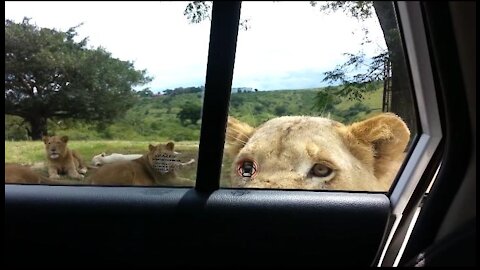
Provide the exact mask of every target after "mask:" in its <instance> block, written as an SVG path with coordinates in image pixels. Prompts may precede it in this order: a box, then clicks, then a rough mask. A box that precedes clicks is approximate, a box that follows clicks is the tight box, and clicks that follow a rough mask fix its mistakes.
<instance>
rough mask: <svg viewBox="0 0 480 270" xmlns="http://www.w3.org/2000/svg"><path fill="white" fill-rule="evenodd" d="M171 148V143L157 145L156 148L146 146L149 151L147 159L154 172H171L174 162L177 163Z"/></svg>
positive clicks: (175, 154) (172, 145)
mask: <svg viewBox="0 0 480 270" xmlns="http://www.w3.org/2000/svg"><path fill="white" fill-rule="evenodd" d="M173 148H174V143H173V142H169V143H167V144H157V145H156V146H153V145H151V144H150V145H149V146H148V150H149V151H148V154H147V158H148V162H149V164H150V165H151V166H152V168H153V170H154V171H156V172H158V173H160V174H166V173H169V172H173V170H174V167H175V162H178V160H177V158H176V156H177V153H176V152H175V151H174V149H173Z"/></svg>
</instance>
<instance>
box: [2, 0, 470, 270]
mask: <svg viewBox="0 0 480 270" xmlns="http://www.w3.org/2000/svg"><path fill="white" fill-rule="evenodd" d="M393 6H394V9H395V12H396V14H395V15H396V16H397V19H398V21H399V25H400V30H401V34H402V37H403V39H404V43H403V48H404V51H405V55H406V57H407V60H408V61H407V62H408V67H409V69H410V72H411V81H410V82H409V83H411V84H412V85H413V89H414V96H415V102H416V104H417V107H418V108H417V112H416V114H417V117H418V122H419V123H418V132H417V135H416V137H415V140H414V142H413V144H412V147H411V149H410V151H409V153H408V155H407V158H406V160H405V162H404V164H403V165H402V167H401V171H400V172H399V173H398V175H397V177H396V180H395V183H394V185H393V186H392V188H391V189H390V190H389V191H388V192H386V193H385V192H361V191H330V190H328V191H320V190H297V189H293V190H292V189H291V190H282V189H241V188H225V187H221V184H220V178H221V169H222V159H223V152H224V142H225V136H226V135H225V131H226V127H227V118H228V112H229V102H230V95H231V87H232V79H233V73H234V72H233V71H234V64H235V57H236V46H237V35H238V31H239V21H240V13H241V7H242V2H241V1H213V6H212V18H211V28H210V39H209V49H208V64H207V69H206V82H205V92H204V96H203V110H202V119H201V120H202V122H201V131H200V142H199V154H198V167H197V174H196V182H195V186H194V187H190V188H188V187H133V186H126V187H125V186H123V187H120V186H88V185H85V186H69V185H21V184H5V244H4V246H5V253H4V260H5V261H4V266H5V267H6V268H25V267H35V268H43V267H45V268H64V269H65V268H67V269H68V268H75V267H80V268H86V267H109V266H110V267H129V268H130V267H131V268H146V267H152V268H171V267H222V268H227V267H245V268H263V267H280V268H295V269H298V268H307V267H325V266H369V267H402V266H415V267H419V266H475V265H476V240H475V239H476V63H475V62H476V60H475V59H476V2H474V1H471V2H453V1H452V2H393ZM5 154H6V155H8V153H5Z"/></svg>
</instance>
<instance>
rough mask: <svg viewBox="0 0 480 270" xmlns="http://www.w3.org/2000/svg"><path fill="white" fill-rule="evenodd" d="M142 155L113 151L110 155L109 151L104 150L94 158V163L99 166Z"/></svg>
mask: <svg viewBox="0 0 480 270" xmlns="http://www.w3.org/2000/svg"><path fill="white" fill-rule="evenodd" d="M140 157H142V155H141V154H119V153H112V154H110V155H107V153H105V152H103V153H101V154H98V155H96V156H94V157H93V158H92V165H93V166H96V167H98V166H102V165H104V164H107V163H113V162H117V161H123V160H134V159H137V158H140Z"/></svg>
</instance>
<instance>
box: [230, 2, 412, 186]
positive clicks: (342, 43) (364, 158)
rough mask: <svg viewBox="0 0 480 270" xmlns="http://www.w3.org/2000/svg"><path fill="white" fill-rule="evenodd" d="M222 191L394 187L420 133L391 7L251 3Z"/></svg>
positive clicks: (241, 39)
mask: <svg viewBox="0 0 480 270" xmlns="http://www.w3.org/2000/svg"><path fill="white" fill-rule="evenodd" d="M241 16H242V18H241V23H242V25H241V26H242V27H241V29H242V30H241V31H240V32H239V35H238V44H237V52H236V60H235V69H234V78H233V84H232V93H231V99H230V107H229V120H228V127H227V132H226V143H225V154H224V159H223V167H222V180H221V186H222V187H240V188H273V189H321V190H361V191H381V192H384V191H387V190H388V189H389V188H390V186H391V183H392V182H393V180H394V178H395V176H396V173H397V171H398V169H399V166H401V164H402V162H403V160H404V157H405V155H406V152H407V151H408V149H409V146H410V144H411V141H412V139H413V138H414V135H415V134H416V133H417V128H416V119H415V107H414V100H413V98H412V87H411V81H410V77H409V72H408V68H407V64H406V60H405V59H406V57H405V54H404V52H403V46H402V39H401V35H400V32H399V28H398V22H397V21H396V16H395V11H394V5H393V4H392V3H391V2H362V1H352V2H348V1H347V2H344V1H339V2H321V1H319V2H243V3H242V11H241Z"/></svg>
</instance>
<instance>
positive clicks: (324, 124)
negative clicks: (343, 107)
mask: <svg viewBox="0 0 480 270" xmlns="http://www.w3.org/2000/svg"><path fill="white" fill-rule="evenodd" d="M341 126H342V125H341V124H339V123H338V122H336V121H333V120H330V119H327V118H322V117H280V118H276V119H273V120H270V121H268V122H266V123H265V124H264V125H262V126H261V127H259V128H258V129H257V130H256V131H255V133H254V134H253V135H252V137H251V138H250V139H249V141H248V142H247V145H246V148H248V146H249V145H251V144H255V145H256V147H257V148H258V147H262V148H263V147H266V148H281V147H285V146H289V147H288V148H287V149H286V150H289V149H295V148H298V147H301V146H303V147H306V146H307V145H308V144H311V143H314V144H317V145H325V146H326V147H327V146H332V145H334V144H341V143H342V139H341V136H340V133H339V128H340V127H341Z"/></svg>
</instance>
